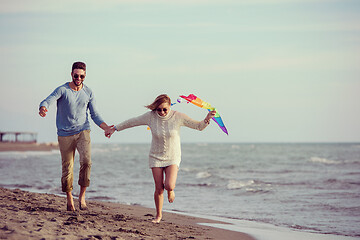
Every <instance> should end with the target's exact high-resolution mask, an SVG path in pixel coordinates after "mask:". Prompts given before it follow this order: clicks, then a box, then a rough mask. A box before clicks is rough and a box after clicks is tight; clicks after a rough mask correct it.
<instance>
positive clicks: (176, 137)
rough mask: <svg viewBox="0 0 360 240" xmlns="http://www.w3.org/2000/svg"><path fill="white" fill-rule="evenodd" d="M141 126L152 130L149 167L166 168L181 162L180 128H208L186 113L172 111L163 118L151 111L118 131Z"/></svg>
mask: <svg viewBox="0 0 360 240" xmlns="http://www.w3.org/2000/svg"><path fill="white" fill-rule="evenodd" d="M140 125H148V126H149V127H150V129H151V134H152V141H151V149H150V153H149V167H150V168H153V167H166V166H170V165H173V164H175V165H177V166H178V167H179V165H180V162H181V144H180V127H181V126H185V127H189V128H193V129H197V130H199V131H202V130H203V129H205V128H206V127H207V125H208V124H207V123H205V122H204V121H200V122H199V121H195V120H193V119H191V118H190V117H188V116H187V115H186V114H184V113H180V112H176V111H170V112H169V113H168V114H167V115H166V116H164V117H162V116H160V115H159V114H157V112H156V111H149V112H147V113H145V114H143V115H141V116H139V117H135V118H131V119H129V120H126V121H124V122H122V123H120V124H118V125H116V130H117V131H121V130H124V129H127V128H131V127H136V126H140Z"/></svg>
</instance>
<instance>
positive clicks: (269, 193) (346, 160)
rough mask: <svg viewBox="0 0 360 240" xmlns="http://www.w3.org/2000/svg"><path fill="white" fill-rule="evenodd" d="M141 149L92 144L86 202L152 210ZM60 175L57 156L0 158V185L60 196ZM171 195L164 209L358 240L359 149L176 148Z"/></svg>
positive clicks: (228, 145)
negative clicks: (177, 166)
mask: <svg viewBox="0 0 360 240" xmlns="http://www.w3.org/2000/svg"><path fill="white" fill-rule="evenodd" d="M149 149H150V144H93V145H92V172H91V186H90V187H89V188H88V191H87V198H88V199H94V200H103V201H112V202H119V203H125V204H138V205H142V206H145V207H151V208H154V202H153V192H154V183H153V178H152V174H151V170H150V169H149V168H148V153H149ZM78 165H79V164H78V156H76V160H75V180H74V194H75V195H76V194H78V193H79V187H78V185H77V176H78V169H79V166H78ZM60 178H61V160H60V154H59V152H58V151H52V152H2V153H0V186H1V187H6V188H20V189H23V190H29V191H35V192H44V193H54V194H62V193H61V184H60ZM175 192H176V200H175V202H174V203H172V204H170V203H167V202H166V201H165V203H164V210H168V211H176V212H185V213H191V214H199V215H203V216H204V215H205V216H212V217H221V218H225V219H229V220H233V221H236V220H238V221H247V222H251V223H257V224H270V225H271V226H276V227H281V228H286V229H290V230H291V229H293V230H296V231H297V232H309V233H317V234H326V235H327V236H330V235H331V236H339V237H342V236H343V237H345V236H351V237H354V238H360V144H359V143H338V144H337V143H306V144H296V143H291V144H280V143H276V144H260V143H253V144H245V143H224V144H216V143H211V144H206V143H205V144H199V143H195V144H190V143H186V144H182V162H181V165H180V170H179V173H178V179H177V185H176V188H175ZM165 196H166V194H165ZM339 239H341V238H339Z"/></svg>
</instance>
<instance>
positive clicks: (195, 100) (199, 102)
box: [178, 94, 229, 135]
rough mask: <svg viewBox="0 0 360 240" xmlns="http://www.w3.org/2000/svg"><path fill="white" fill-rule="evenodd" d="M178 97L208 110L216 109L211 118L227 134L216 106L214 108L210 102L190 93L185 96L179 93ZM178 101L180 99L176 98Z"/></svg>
mask: <svg viewBox="0 0 360 240" xmlns="http://www.w3.org/2000/svg"><path fill="white" fill-rule="evenodd" d="M180 97H181V98H183V99H185V100H186V101H188V102H191V103H192V104H194V105H196V106H198V107H201V108H205V109H207V110H208V111H209V112H210V111H214V110H215V111H216V114H215V117H213V118H212V119H213V120H214V121H215V122H216V123H217V124H218V125H219V127H220V128H221V130H222V131H223V132H224V133H226V134H227V135H229V134H228V131H227V129H226V127H225V125H224V123H223V121H222V119H221V117H220V114H219V113H218V111H217V110H216V108H214V107H212V106H211V105H210V103H208V102H204V101H203V100H201V99H200V98H198V97H197V96H195V95H194V94H190V95H189V96H187V97H186V96H184V95H181V96H180ZM178 102H180V101H179V100H178Z"/></svg>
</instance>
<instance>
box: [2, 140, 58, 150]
mask: <svg viewBox="0 0 360 240" xmlns="http://www.w3.org/2000/svg"><path fill="white" fill-rule="evenodd" d="M56 149H59V146H58V143H57V142H55V143H22V142H18V143H15V142H0V152H9V151H17V152H25V151H52V150H56Z"/></svg>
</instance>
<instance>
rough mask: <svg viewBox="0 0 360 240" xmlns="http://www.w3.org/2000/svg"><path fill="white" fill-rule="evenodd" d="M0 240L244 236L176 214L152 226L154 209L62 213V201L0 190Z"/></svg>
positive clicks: (93, 205) (115, 207)
mask: <svg viewBox="0 0 360 240" xmlns="http://www.w3.org/2000/svg"><path fill="white" fill-rule="evenodd" d="M0 199H1V210H0V218H1V219H2V220H3V221H2V222H1V223H0V238H1V239H41V238H42V239H144V240H147V239H154V240H157V239H159V240H160V239H200V240H205V239H208V240H209V239H222V240H230V239H239V240H255V238H253V237H251V236H250V235H248V234H245V233H242V232H238V231H231V230H225V229H221V228H216V227H210V226H206V225H201V224H228V223H226V222H221V221H216V220H210V219H205V218H199V217H192V216H186V215H182V214H176V213H169V212H164V213H163V220H162V221H161V222H160V223H159V224H154V223H152V222H151V220H152V218H153V217H154V212H155V210H154V209H150V208H145V207H142V206H137V205H123V204H119V203H112V202H101V201H95V200H87V205H88V207H89V210H85V211H80V210H79V207H78V204H77V201H75V207H76V208H77V210H76V211H75V212H69V211H66V199H65V197H62V196H57V195H54V194H45V193H33V192H28V191H23V190H19V189H7V188H0Z"/></svg>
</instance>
